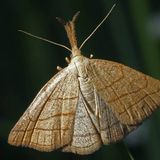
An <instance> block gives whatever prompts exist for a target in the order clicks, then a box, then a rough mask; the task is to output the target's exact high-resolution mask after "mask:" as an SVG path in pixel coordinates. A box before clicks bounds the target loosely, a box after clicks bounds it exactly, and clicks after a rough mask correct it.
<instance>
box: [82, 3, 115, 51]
mask: <svg viewBox="0 0 160 160" xmlns="http://www.w3.org/2000/svg"><path fill="white" fill-rule="evenodd" d="M115 6H116V4H114V5H113V6H112V8H111V9H110V11H109V12H108V14H107V15H106V16H105V17H104V18H103V20H102V21H101V22H100V23H99V24H98V26H97V27H96V28H95V29H94V30H93V31H92V32H91V34H90V35H89V36H88V37H87V38H86V39H85V40H84V41H83V43H82V44H81V45H80V47H79V49H81V48H82V47H83V45H84V44H85V43H86V42H87V41H88V40H89V39H90V38H91V36H92V35H93V34H94V33H95V32H96V31H97V29H98V28H99V27H100V26H101V25H102V24H103V23H104V21H105V20H106V19H107V18H108V16H109V15H110V14H111V12H112V10H113V9H114V7H115Z"/></svg>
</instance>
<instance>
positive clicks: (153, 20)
mask: <svg viewBox="0 0 160 160" xmlns="http://www.w3.org/2000/svg"><path fill="white" fill-rule="evenodd" d="M115 2H116V3H117V6H116V8H115V9H114V11H113V12H112V14H111V15H110V17H109V18H108V19H107V21H106V22H105V23H104V24H103V26H101V27H100V28H99V30H98V31H97V32H96V34H95V35H94V36H93V37H92V38H91V39H90V40H89V41H88V42H87V43H86V45H85V47H84V48H83V49H82V52H83V53H84V55H85V56H89V54H93V55H94V57H95V58H100V59H108V60H113V61H117V62H120V63H123V64H126V65H128V66H130V67H133V68H135V69H137V70H140V71H142V72H144V73H146V74H149V75H151V76H153V77H155V78H157V79H160V2H159V1H158V0H119V1H114V0H99V1H98V0H97V1H95V0H77V1H75V0H45V1H44V0H39V1H35V0H5V1H1V5H0V16H1V20H0V27H1V28H0V41H1V42H0V46H1V51H0V75H1V77H0V81H1V83H0V90H1V91H0V159H1V160H10V159H12V160H20V159H23V160H33V159H34V160H44V159H45V160H58V159H63V160H72V159H73V160H91V159H92V160H107V159H108V160H127V159H129V156H128V153H127V151H126V148H125V146H124V144H123V143H117V144H113V145H109V146H103V147H102V148H101V149H100V150H99V151H97V152H95V153H94V154H92V155H88V156H78V155H74V154H71V153H63V152H60V151H53V152H51V153H42V152H38V151H35V150H33V149H29V148H21V147H13V146H10V145H9V144H7V138H8V134H9V132H10V130H11V128H12V127H13V126H14V124H15V123H16V121H17V120H18V119H19V117H20V116H21V115H22V113H23V112H24V111H25V110H26V108H27V106H28V105H29V104H30V102H31V101H32V100H33V98H34V97H35V95H36V93H37V92H38V91H39V90H40V88H41V87H42V86H43V85H44V84H45V83H46V82H47V81H48V80H49V79H50V78H51V77H52V76H53V75H54V74H55V73H56V72H57V70H56V66H57V65H60V66H62V67H63V66H66V65H67V64H66V62H65V61H64V58H65V57H66V56H69V53H68V52H67V51H66V50H64V49H62V48H59V47H57V46H53V45H51V44H48V43H46V42H43V41H40V40H37V39H33V38H31V37H28V36H26V35H24V34H22V33H20V32H18V31H17V30H18V29H22V30H26V31H29V32H31V33H33V34H35V35H39V36H42V37H45V38H47V39H49V40H52V41H56V42H59V43H62V44H66V45H68V41H67V38H66V34H65V31H64V29H63V27H62V25H61V24H59V23H58V22H57V21H56V19H55V17H57V16H58V17H62V18H64V19H66V20H68V19H70V18H71V17H72V16H73V14H74V13H75V12H76V11H81V13H80V16H79V17H78V20H77V27H76V30H77V38H78V42H79V44H80V43H82V41H83V40H84V38H85V37H86V36H87V35H89V33H90V32H91V31H92V30H93V29H94V28H95V27H96V25H97V24H98V23H99V22H100V21H101V20H102V18H103V17H104V16H105V15H106V14H107V12H108V11H109V9H110V8H111V7H112V5H113V4H114V3H115ZM159 126H160V111H159V110H157V112H156V113H154V114H153V116H152V117H151V118H150V119H148V120H147V121H145V122H144V124H143V125H142V126H141V127H140V128H139V129H137V130H136V131H135V132H133V133H131V134H130V135H129V136H128V137H127V138H126V139H125V143H126V145H127V147H128V148H129V150H130V152H131V154H132V155H133V157H134V158H135V159H136V160H140V159H145V160H159V159H160V127H159Z"/></svg>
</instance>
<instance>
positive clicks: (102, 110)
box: [8, 5, 160, 154]
mask: <svg viewBox="0 0 160 160" xmlns="http://www.w3.org/2000/svg"><path fill="white" fill-rule="evenodd" d="M114 6H115V5H114ZM114 6H113V7H112V9H113V8H114ZM112 9H111V10H110V12H111V11H112ZM110 12H109V13H108V14H107V16H106V17H105V18H104V19H103V20H102V22H101V23H100V24H99V25H98V26H97V27H96V28H95V30H94V31H93V32H92V33H91V34H90V36H88V38H86V40H85V41H84V42H83V43H82V45H81V46H80V47H78V46H77V40H76V36H75V20H76V17H77V15H78V14H75V16H73V18H72V21H69V22H65V21H62V20H60V21H62V22H63V24H64V27H65V30H66V32H67V36H68V38H69V41H70V44H71V49H70V48H68V47H66V46H64V45H61V44H59V43H55V42H51V41H49V40H46V39H44V38H40V37H37V36H34V35H32V34H30V33H27V32H25V33H26V34H29V35H31V36H34V37H37V38H39V39H42V40H45V41H48V42H50V43H53V44H55V45H59V46H61V47H64V48H66V49H68V50H69V51H71V60H69V59H68V58H66V61H67V62H68V63H69V64H68V66H67V67H65V68H64V69H61V68H60V67H57V68H58V69H59V70H60V71H59V72H58V73H57V74H56V75H54V76H53V77H52V78H51V79H50V80H49V81H48V82H47V83H46V84H45V85H44V87H43V88H42V89H41V90H40V92H39V93H38V94H37V96H36V97H35V99H34V100H33V102H32V103H31V105H30V106H29V108H28V109H27V110H26V111H25V112H24V114H23V115H22V117H21V118H20V120H19V121H18V122H17V123H16V125H15V126H14V128H13V129H12V130H11V132H10V135H9V138H8V142H9V143H10V144H12V145H16V146H20V145H21V146H26V147H31V148H34V149H37V150H40V151H53V150H55V149H58V148H61V149H62V150H63V151H65V152H73V153H77V154H90V153H93V152H94V151H96V150H98V149H99V148H100V147H101V146H102V145H103V144H110V143H114V142H117V141H119V140H121V139H123V138H124V137H125V136H126V135H127V134H128V133H130V132H131V131H133V130H134V129H136V128H137V127H138V126H139V124H141V123H142V122H143V120H144V119H146V118H147V117H149V116H150V115H151V114H152V112H153V111H154V110H155V109H156V108H158V106H160V81H159V80H157V79H154V78H152V77H150V76H148V75H145V74H143V73H140V72H138V71H136V70H134V69H131V68H129V67H127V66H125V65H123V64H119V63H116V62H112V61H108V60H99V59H91V58H86V57H84V56H83V55H82V54H81V51H80V49H81V48H82V46H83V45H84V43H85V42H86V41H87V40H88V39H89V38H90V37H91V36H92V34H93V33H94V32H95V31H96V30H97V29H98V27H99V26H100V25H101V24H102V23H103V22H104V21H105V19H106V18H107V17H108V15H109V14H110ZM22 32H24V31H22ZM91 57H92V56H91Z"/></svg>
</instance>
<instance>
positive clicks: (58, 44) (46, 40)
mask: <svg viewBox="0 0 160 160" xmlns="http://www.w3.org/2000/svg"><path fill="white" fill-rule="evenodd" d="M18 31H19V32H22V33H24V34H27V35H29V36H31V37H34V38H37V39H40V40H42V41H45V42H48V43H51V44H54V45H56V46H60V47H62V48H65V49H67V50H68V51H70V52H72V50H71V49H70V48H68V47H66V46H65V45H63V44H60V43H56V42H53V41H50V40H48V39H45V38H42V37H39V36H35V35H33V34H31V33H29V32H26V31H23V30H18Z"/></svg>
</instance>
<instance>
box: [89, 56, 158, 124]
mask: <svg viewBox="0 0 160 160" xmlns="http://www.w3.org/2000/svg"><path fill="white" fill-rule="evenodd" d="M89 66H90V67H89V68H90V70H88V74H89V77H90V78H91V79H92V82H93V84H94V86H95V88H96V90H97V92H98V94H99V95H100V96H101V98H102V99H103V100H104V101H105V103H106V104H107V106H108V107H110V109H111V111H112V112H113V113H114V114H115V116H116V117H117V119H118V120H119V121H120V122H121V123H122V124H126V125H138V124H140V123H141V122H142V121H143V120H144V119H145V118H147V117H149V116H150V115H151V113H152V112H153V111H154V110H155V109H156V108H157V107H159V106H160V81H159V80H156V79H154V78H152V77H150V76H147V75H145V74H143V73H140V72H138V71H136V70H134V69H131V68H129V67H127V66H124V65H122V64H119V63H116V62H111V61H106V60H96V59H93V60H90V65H89Z"/></svg>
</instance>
